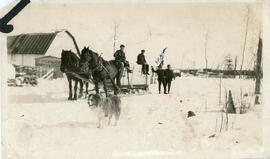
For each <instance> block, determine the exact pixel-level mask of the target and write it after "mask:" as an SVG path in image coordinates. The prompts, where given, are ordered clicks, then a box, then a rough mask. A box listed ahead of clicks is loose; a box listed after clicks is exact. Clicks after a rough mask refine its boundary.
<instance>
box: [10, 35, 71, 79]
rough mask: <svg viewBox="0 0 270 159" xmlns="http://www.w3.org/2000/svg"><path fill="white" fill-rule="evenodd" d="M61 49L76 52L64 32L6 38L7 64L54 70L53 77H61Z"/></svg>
mask: <svg viewBox="0 0 270 159" xmlns="http://www.w3.org/2000/svg"><path fill="white" fill-rule="evenodd" d="M62 49H66V50H72V51H73V52H76V49H75V46H74V43H73V41H72V39H71V38H70V37H69V35H68V34H66V33H65V32H53V33H29V34H19V35H14V36H8V37H7V52H8V63H9V64H14V65H19V66H33V67H35V66H37V67H39V68H41V69H42V70H43V71H44V70H49V69H52V68H53V69H54V77H62V73H61V72H60V63H61V60H60V57H61V51H62Z"/></svg>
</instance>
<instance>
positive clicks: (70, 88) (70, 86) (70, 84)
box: [68, 78, 72, 100]
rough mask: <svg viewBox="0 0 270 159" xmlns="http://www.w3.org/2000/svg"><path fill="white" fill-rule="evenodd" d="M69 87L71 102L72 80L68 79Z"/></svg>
mask: <svg viewBox="0 0 270 159" xmlns="http://www.w3.org/2000/svg"><path fill="white" fill-rule="evenodd" d="M68 86H69V96H68V100H71V99H72V80H71V79H70V78H68Z"/></svg>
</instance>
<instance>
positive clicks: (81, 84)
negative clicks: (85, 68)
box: [78, 80, 83, 98]
mask: <svg viewBox="0 0 270 159" xmlns="http://www.w3.org/2000/svg"><path fill="white" fill-rule="evenodd" d="M79 82H80V93H79V97H78V98H81V97H82V96H83V81H82V80H80V81H79Z"/></svg>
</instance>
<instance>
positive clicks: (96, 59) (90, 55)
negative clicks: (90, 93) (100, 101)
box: [80, 47, 124, 96]
mask: <svg viewBox="0 0 270 159" xmlns="http://www.w3.org/2000/svg"><path fill="white" fill-rule="evenodd" d="M80 64H81V65H84V66H87V67H84V68H88V69H89V70H88V71H91V72H92V77H93V80H94V84H95V89H96V93H97V94H98V93H99V88H98V83H99V82H102V83H103V86H104V91H105V94H106V96H108V92H107V85H106V80H107V79H109V80H110V81H111V82H112V84H113V87H114V94H117V93H118V87H117V86H116V85H115V80H116V83H117V85H118V86H120V85H121V78H122V75H123V70H124V66H123V65H122V63H120V62H117V61H115V60H111V61H106V60H104V59H103V58H102V57H100V56H99V55H98V54H97V53H96V52H93V51H92V50H90V49H89V47H87V48H86V47H84V48H83V49H82V52H81V60H80Z"/></svg>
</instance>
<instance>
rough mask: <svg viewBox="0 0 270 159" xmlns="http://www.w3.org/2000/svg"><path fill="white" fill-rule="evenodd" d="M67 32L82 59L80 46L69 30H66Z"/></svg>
mask: <svg viewBox="0 0 270 159" xmlns="http://www.w3.org/2000/svg"><path fill="white" fill-rule="evenodd" d="M65 32H66V33H67V34H68V36H69V37H70V38H71V39H72V41H73V43H74V46H75V48H76V51H77V54H78V55H79V57H81V53H80V49H79V46H78V44H77V42H76V40H75V38H74V36H73V35H72V34H71V33H70V32H69V31H68V30H65Z"/></svg>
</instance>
